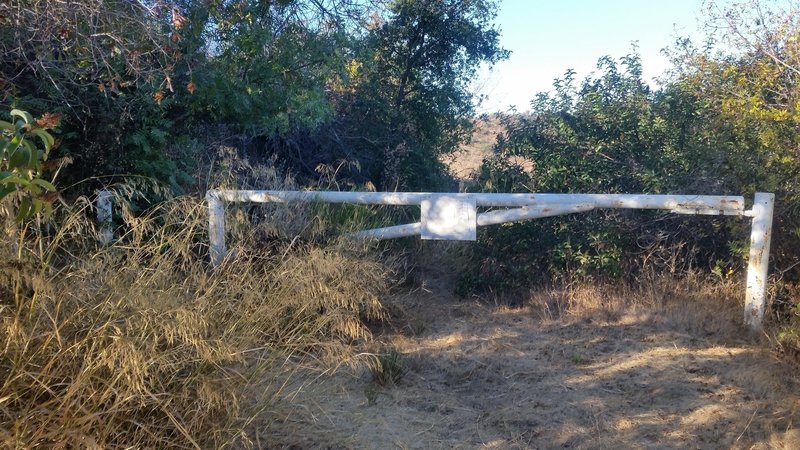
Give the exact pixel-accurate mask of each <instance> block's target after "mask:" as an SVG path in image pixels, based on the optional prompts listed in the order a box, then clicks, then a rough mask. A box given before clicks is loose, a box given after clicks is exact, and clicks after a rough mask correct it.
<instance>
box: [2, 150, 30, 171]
mask: <svg viewBox="0 0 800 450" xmlns="http://www.w3.org/2000/svg"><path fill="white" fill-rule="evenodd" d="M30 159H31V155H30V151H29V150H28V149H27V148H26V147H25V146H20V147H17V150H16V151H14V153H12V154H11V156H9V158H8V168H9V169H11V170H12V171H14V170H20V169H27V168H28V161H30Z"/></svg>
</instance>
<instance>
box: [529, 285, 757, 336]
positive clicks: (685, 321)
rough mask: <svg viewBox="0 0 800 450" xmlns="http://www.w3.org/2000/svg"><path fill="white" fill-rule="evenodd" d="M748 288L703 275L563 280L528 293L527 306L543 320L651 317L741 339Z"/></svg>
mask: <svg viewBox="0 0 800 450" xmlns="http://www.w3.org/2000/svg"><path fill="white" fill-rule="evenodd" d="M743 301H744V287H743V286H742V283H741V282H739V281H736V280H733V279H724V280H721V279H719V278H710V277H708V276H705V275H703V274H699V273H691V272H690V273H686V274H683V276H671V275H669V274H651V275H649V276H645V277H643V278H642V279H640V280H638V281H637V282H636V283H619V282H616V283H613V282H612V283H603V282H598V281H593V280H588V281H582V280H580V279H578V280H572V281H570V280H560V282H559V283H557V284H554V285H553V286H552V287H550V288H545V289H542V288H537V289H535V290H532V291H531V292H530V295H529V298H528V300H527V302H526V303H528V304H530V305H531V306H532V307H533V309H534V311H537V314H538V315H539V316H540V318H542V319H543V320H563V319H567V320H569V319H573V320H589V321H592V322H598V323H603V322H605V323H614V322H618V321H620V320H624V317H626V316H627V317H628V318H630V317H634V316H637V315H641V316H647V318H649V319H653V320H657V321H668V322H670V323H672V324H674V325H676V326H682V327H688V328H689V330H687V331H692V332H699V333H701V334H704V335H708V334H714V335H718V336H735V335H740V334H741V332H742V329H743V325H742V308H743Z"/></svg>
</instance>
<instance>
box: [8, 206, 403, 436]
mask: <svg viewBox="0 0 800 450" xmlns="http://www.w3.org/2000/svg"><path fill="white" fill-rule="evenodd" d="M117 201H118V203H117V205H118V207H119V206H123V205H124V202H122V201H121V199H117ZM300 208H303V207H302V206H301V207H300ZM273 212H274V213H275V214H274V216H273V219H274V220H264V219H263V218H262V219H260V220H259V221H258V222H257V223H254V221H253V220H252V219H253V215H252V214H249V213H248V211H246V210H245V211H244V212H241V213H240V214H238V215H237V214H231V217H230V218H229V221H230V223H231V224H232V225H233V226H231V229H232V231H231V233H230V236H229V239H230V241H231V243H232V246H233V247H234V250H235V251H234V252H232V253H233V255H232V256H231V257H230V258H228V259H227V260H226V262H225V264H224V265H223V266H222V267H220V268H218V269H217V270H212V269H211V268H210V267H209V266H208V263H207V261H206V253H207V249H206V244H205V242H206V240H207V237H206V229H205V227H206V223H207V216H206V208H205V207H204V205H203V204H202V202H200V201H197V200H195V199H192V198H180V199H175V200H171V201H168V202H165V203H163V204H161V205H159V206H158V207H156V208H155V209H153V210H151V211H150V212H148V213H147V214H145V215H143V216H142V215H140V216H135V215H133V214H131V213H130V212H129V211H126V212H125V213H124V214H123V216H124V225H123V227H122V228H121V230H123V231H124V234H123V235H122V236H120V237H119V238H118V239H117V240H116V241H115V242H114V243H113V244H112V245H110V246H107V247H101V246H98V245H97V244H96V241H95V240H94V238H93V236H97V230H96V229H95V228H94V226H93V224H92V222H91V221H90V220H87V219H86V217H87V215H91V213H92V212H91V207H90V205H89V204H88V203H87V202H86V201H85V200H83V199H82V200H79V201H78V202H77V203H76V204H75V205H74V206H73V207H72V208H71V209H69V210H67V209H66V208H64V209H62V210H61V211H59V212H58V213H57V217H56V218H55V219H53V220H52V221H51V222H49V223H39V224H28V225H26V226H25V227H24V228H23V229H21V232H20V233H19V234H18V236H17V237H15V238H14V240H15V242H8V240H9V238H8V235H5V236H6V237H5V238H4V239H5V240H6V242H4V243H3V245H2V246H0V252H2V254H0V264H2V265H3V269H2V272H0V277H2V283H1V284H0V345H2V351H0V445H1V446H2V447H5V448H33V447H48V448H222V447H237V448H238V447H252V446H254V445H255V444H253V442H251V441H250V438H249V436H248V434H247V432H246V430H248V428H250V427H251V424H252V423H254V421H259V423H260V424H262V425H263V424H268V423H269V422H270V417H273V416H276V415H279V414H282V413H281V412H280V411H281V408H282V407H283V406H282V405H280V404H277V403H276V402H275V401H273V399H274V398H275V397H276V396H277V395H278V394H279V393H280V391H281V389H282V386H284V383H286V380H287V378H288V376H289V375H290V374H291V371H292V370H293V367H296V365H297V361H298V358H301V357H305V358H306V359H307V358H326V359H327V360H328V361H335V362H336V363H341V361H343V360H347V358H348V355H349V349H348V347H347V345H346V343H347V342H351V341H353V340H358V339H364V338H366V337H368V336H369V330H368V329H367V328H366V327H365V326H364V325H363V320H365V319H377V318H380V317H381V315H382V309H381V304H380V302H379V300H378V295H379V294H380V293H382V292H384V291H385V290H386V288H387V283H388V281H387V280H388V279H389V274H390V271H389V269H388V266H386V265H385V264H384V263H382V262H381V261H379V260H378V259H377V257H375V256H374V253H372V252H369V251H367V250H368V249H364V248H358V246H355V247H356V248H354V246H353V245H352V243H341V242H338V243H337V242H333V243H328V244H312V243H310V242H311V241H312V240H311V239H309V238H308V236H303V235H294V236H292V233H293V231H292V232H286V230H287V229H288V228H291V227H289V225H291V226H297V228H299V229H301V230H305V231H304V232H306V233H308V232H309V230H312V229H314V227H312V226H299V225H297V223H298V221H299V222H302V221H303V220H306V219H305V215H304V214H303V212H302V211H299V210H290V209H288V208H286V207H284V209H283V210H282V211H277V210H274V209H273ZM287 217H293V218H295V219H296V220H292V221H286V218H287ZM282 220H283V221H284V222H281V221H282ZM264 240H266V241H264ZM15 248H16V249H15ZM287 361H291V363H287Z"/></svg>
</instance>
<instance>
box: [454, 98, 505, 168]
mask: <svg viewBox="0 0 800 450" xmlns="http://www.w3.org/2000/svg"><path fill="white" fill-rule="evenodd" d="M503 131H504V128H503V125H502V124H501V123H500V116H499V115H498V114H490V115H488V116H483V117H480V118H478V119H475V129H474V130H473V133H472V141H471V142H470V143H468V144H465V145H463V146H462V147H461V148H460V149H459V150H458V151H456V152H455V153H453V154H452V155H448V156H446V157H445V158H444V163H445V164H446V165H447V167H448V168H449V169H450V172H451V173H452V174H453V175H454V176H455V177H456V178H457V179H459V180H467V179H470V178H472V176H473V174H474V173H475V171H477V169H478V168H479V167H480V166H481V163H482V162H483V160H484V159H485V158H488V157H489V156H491V155H492V149H493V147H494V144H495V143H496V142H497V135H498V134H502V133H503Z"/></svg>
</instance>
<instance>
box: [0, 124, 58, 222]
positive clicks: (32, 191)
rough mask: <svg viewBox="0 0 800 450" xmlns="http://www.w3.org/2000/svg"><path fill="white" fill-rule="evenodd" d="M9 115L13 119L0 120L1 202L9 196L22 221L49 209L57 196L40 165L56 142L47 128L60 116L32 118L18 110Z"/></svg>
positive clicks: (19, 219) (52, 126)
mask: <svg viewBox="0 0 800 450" xmlns="http://www.w3.org/2000/svg"><path fill="white" fill-rule="evenodd" d="M9 115H10V117H11V119H12V122H7V121H5V120H0V201H3V200H5V199H8V198H10V199H12V201H13V203H15V205H14V206H16V210H17V211H16V219H17V221H21V220H23V219H26V218H28V217H30V216H32V215H35V214H38V213H39V212H41V211H42V210H43V209H44V210H46V211H50V209H51V204H52V203H53V201H54V200H55V199H56V198H57V196H58V193H57V192H56V188H55V186H53V184H52V183H51V182H49V181H47V180H46V179H45V178H44V176H43V172H44V170H43V167H42V164H43V163H44V162H46V161H47V157H48V155H49V153H50V150H51V149H52V148H53V147H54V145H55V139H54V138H53V136H52V135H51V134H50V133H49V132H48V131H47V130H49V129H52V128H55V127H56V126H58V122H59V117H58V116H57V115H55V114H45V115H44V116H42V117H41V118H39V119H38V120H34V119H33V117H32V116H31V115H30V114H29V113H28V112H26V111H20V110H18V109H13V110H11V112H10V114H9ZM37 140H41V147H42V148H39V146H37V144H36V141H37ZM14 194H16V195H14Z"/></svg>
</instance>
